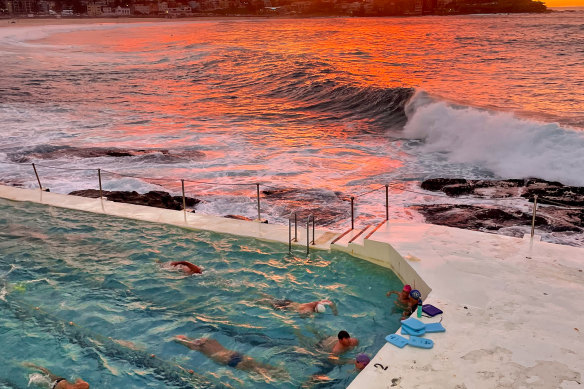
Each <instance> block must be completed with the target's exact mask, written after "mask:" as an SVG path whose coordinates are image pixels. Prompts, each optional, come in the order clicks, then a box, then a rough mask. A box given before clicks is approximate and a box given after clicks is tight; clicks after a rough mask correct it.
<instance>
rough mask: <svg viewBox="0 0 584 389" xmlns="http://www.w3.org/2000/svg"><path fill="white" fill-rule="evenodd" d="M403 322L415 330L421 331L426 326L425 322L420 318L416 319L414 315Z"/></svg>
mask: <svg viewBox="0 0 584 389" xmlns="http://www.w3.org/2000/svg"><path fill="white" fill-rule="evenodd" d="M401 323H402V325H403V326H406V327H408V329H410V328H411V329H412V330H414V331H421V330H423V329H425V328H426V325H425V324H424V323H422V322H421V321H419V320H418V319H414V318H413V317H410V318H408V319H406V320H402V321H401Z"/></svg>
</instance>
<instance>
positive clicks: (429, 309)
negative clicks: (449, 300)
mask: <svg viewBox="0 0 584 389" xmlns="http://www.w3.org/2000/svg"><path fill="white" fill-rule="evenodd" d="M422 312H424V313H425V314H426V315H428V316H430V317H434V316H436V315H439V314H441V313H442V310H441V309H440V308H436V307H435V306H433V305H432V304H424V305H422Z"/></svg>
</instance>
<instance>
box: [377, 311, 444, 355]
mask: <svg viewBox="0 0 584 389" xmlns="http://www.w3.org/2000/svg"><path fill="white" fill-rule="evenodd" d="M401 323H402V327H401V334H402V335H409V336H410V337H409V339H407V338H404V337H403V336H401V335H398V334H389V335H387V336H386V337H385V340H387V341H388V342H389V343H391V344H393V345H394V346H397V347H399V348H403V347H404V346H405V345H406V344H409V345H410V346H414V347H419V348H432V347H434V342H433V341H432V339H427V338H421V336H423V335H424V334H426V333H431V332H444V331H446V328H444V327H443V326H442V323H422V322H421V321H420V320H418V319H415V318H413V317H410V318H408V319H406V320H402V322H401Z"/></svg>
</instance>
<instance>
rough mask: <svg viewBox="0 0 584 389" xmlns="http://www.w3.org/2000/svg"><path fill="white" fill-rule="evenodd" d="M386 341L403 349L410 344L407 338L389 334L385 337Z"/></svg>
mask: <svg viewBox="0 0 584 389" xmlns="http://www.w3.org/2000/svg"><path fill="white" fill-rule="evenodd" d="M385 340H387V341H388V342H389V343H391V344H393V345H394V346H397V347H399V348H403V347H404V346H405V345H406V344H408V343H409V341H408V340H407V339H406V338H404V337H403V336H401V335H398V334H389V335H387V336H386V337H385Z"/></svg>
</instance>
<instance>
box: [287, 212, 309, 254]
mask: <svg viewBox="0 0 584 389" xmlns="http://www.w3.org/2000/svg"><path fill="white" fill-rule="evenodd" d="M293 215H294V238H292V215H290V217H289V218H288V252H292V242H298V214H297V213H296V212H294V214H293ZM311 221H312V240H310V222H311ZM315 229H316V218H315V217H314V215H313V214H310V215H308V217H307V218H306V255H308V254H310V245H315Z"/></svg>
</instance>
